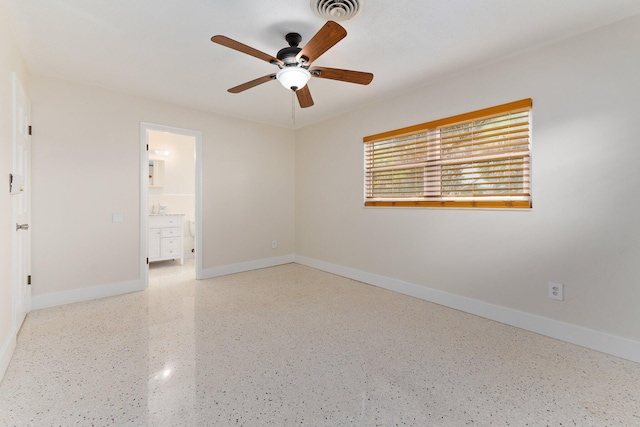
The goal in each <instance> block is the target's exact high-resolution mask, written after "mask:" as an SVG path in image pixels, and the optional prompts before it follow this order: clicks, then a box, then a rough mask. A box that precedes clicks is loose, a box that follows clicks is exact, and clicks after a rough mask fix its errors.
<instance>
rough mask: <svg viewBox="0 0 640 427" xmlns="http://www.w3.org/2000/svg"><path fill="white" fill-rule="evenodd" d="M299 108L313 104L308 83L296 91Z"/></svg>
mask: <svg viewBox="0 0 640 427" xmlns="http://www.w3.org/2000/svg"><path fill="white" fill-rule="evenodd" d="M296 96H297V97H298V102H299V103H300V108H307V107H311V106H312V105H313V98H312V97H311V91H310V90H309V85H305V86H304V87H303V88H302V89H298V90H297V91H296Z"/></svg>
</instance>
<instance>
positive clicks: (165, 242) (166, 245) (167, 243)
mask: <svg viewBox="0 0 640 427" xmlns="http://www.w3.org/2000/svg"><path fill="white" fill-rule="evenodd" d="M180 243H181V242H180V239H179V238H174V237H165V238H163V239H162V241H161V242H160V245H161V247H162V253H163V254H164V253H165V251H168V250H169V249H175V250H176V251H177V250H179V249H180Z"/></svg>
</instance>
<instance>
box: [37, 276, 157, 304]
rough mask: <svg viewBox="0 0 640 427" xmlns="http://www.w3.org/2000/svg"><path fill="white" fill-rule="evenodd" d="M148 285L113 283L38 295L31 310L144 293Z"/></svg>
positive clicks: (136, 281) (135, 282) (134, 282)
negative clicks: (137, 292) (138, 292)
mask: <svg viewBox="0 0 640 427" xmlns="http://www.w3.org/2000/svg"><path fill="white" fill-rule="evenodd" d="M145 288H146V284H145V283H142V280H131V281H128V282H120V283H111V284H109V285H100V286H91V287H88V288H79V289H71V290H68V291H60V292H51V293H48V294H42V295H36V296H34V297H32V298H31V309H32V310H38V309H41V308H48V307H55V306H58V305H63V304H71V303H74V302H81V301H89V300H93V299H98V298H105V297H113V296H116V295H122V294H128V293H130V292H136V291H143V290H144V289H145Z"/></svg>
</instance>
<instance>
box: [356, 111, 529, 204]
mask: <svg viewBox="0 0 640 427" xmlns="http://www.w3.org/2000/svg"><path fill="white" fill-rule="evenodd" d="M531 104H532V102H531V99H525V100H522V101H517V102H513V103H509V104H504V105H499V106H497V107H492V108H487V109H484V110H479V111H474V112H471V113H467V114H462V115H459V116H455V117H449V118H446V119H442V120H437V121H433V122H428V123H423V124H421V125H416V126H412V127H409V128H403V129H398V130H395V131H391V132H386V133H383V134H378V135H373V136H368V137H365V138H364V143H365V205H367V206H433V207H438V206H440V207H496V208H499V207H505V208H529V207H531V165H530V164H531V160H530V158H531V155H530V151H531Z"/></svg>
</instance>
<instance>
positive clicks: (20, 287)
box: [10, 72, 31, 336]
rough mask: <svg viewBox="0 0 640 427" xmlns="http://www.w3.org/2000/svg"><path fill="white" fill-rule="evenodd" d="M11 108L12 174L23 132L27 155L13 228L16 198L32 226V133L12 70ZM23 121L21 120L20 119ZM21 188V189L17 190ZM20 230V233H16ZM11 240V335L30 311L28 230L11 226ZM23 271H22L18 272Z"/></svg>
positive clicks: (21, 88)
mask: <svg viewBox="0 0 640 427" xmlns="http://www.w3.org/2000/svg"><path fill="white" fill-rule="evenodd" d="M19 95H20V96H22V97H23V98H24V102H25V104H26V105H25V107H26V111H19V105H18V96H19ZM11 103H12V110H13V113H12V114H13V120H12V149H11V150H12V161H11V162H12V165H11V170H12V173H13V174H15V173H16V172H17V171H18V170H19V167H18V161H19V160H20V156H18V138H20V135H24V137H25V139H26V141H27V143H26V146H27V150H26V158H23V160H24V161H25V162H26V165H23V166H24V171H23V172H24V175H22V179H23V180H24V182H23V184H22V186H23V187H24V189H25V192H24V193H23V194H19V195H17V194H16V195H13V196H10V197H12V200H11V205H12V206H11V210H12V214H11V219H12V228H13V227H14V226H13V224H16V225H17V224H18V223H19V222H23V221H22V220H21V218H19V212H18V203H19V201H18V200H17V199H15V198H17V197H24V198H25V199H24V203H25V204H26V224H27V226H29V225H31V136H30V130H29V128H30V126H31V100H30V99H29V96H28V94H27V92H26V91H25V89H24V86H23V85H22V82H21V81H20V79H19V78H18V75H17V74H16V73H15V72H13V73H12V101H11ZM19 114H23V116H22V117H18V115H19ZM22 120H24V121H22ZM19 124H21V126H22V130H19V129H18V126H19ZM20 191H22V189H21V190H20ZM18 233H20V235H18ZM20 237H23V238H24V239H25V240H24V242H23V244H24V248H25V249H24V250H25V251H26V253H22V254H20V253H19V249H21V248H23V246H21V245H19V242H18V239H20ZM11 240H12V243H11V254H12V260H11V269H12V272H11V281H12V284H11V286H12V307H13V308H12V321H11V322H12V329H13V333H14V336H16V335H17V334H18V332H19V331H20V328H21V326H22V323H23V322H24V319H25V318H26V315H27V314H28V313H29V312H30V311H31V284H30V282H28V281H27V277H29V276H31V229H29V228H27V229H26V230H20V231H18V230H17V229H15V228H14V230H13V232H12V239H11ZM21 257H25V258H26V259H22V258H21ZM20 261H22V262H23V264H24V265H23V267H24V269H25V270H26V271H23V269H22V268H21V267H20V266H19V263H20ZM21 273H23V274H21Z"/></svg>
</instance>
